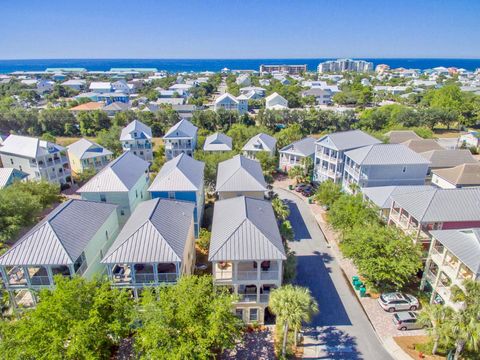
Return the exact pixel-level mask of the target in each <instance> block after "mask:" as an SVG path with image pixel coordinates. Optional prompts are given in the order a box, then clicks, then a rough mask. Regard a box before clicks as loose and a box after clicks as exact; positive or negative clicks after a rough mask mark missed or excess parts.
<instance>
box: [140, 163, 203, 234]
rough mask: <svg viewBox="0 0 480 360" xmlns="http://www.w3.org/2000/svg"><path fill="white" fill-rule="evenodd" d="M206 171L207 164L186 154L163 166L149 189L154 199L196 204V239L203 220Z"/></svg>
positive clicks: (194, 214)
mask: <svg viewBox="0 0 480 360" xmlns="http://www.w3.org/2000/svg"><path fill="white" fill-rule="evenodd" d="M204 170H205V163H203V162H201V161H198V160H195V159H193V158H191V157H190V156H188V155H186V154H180V155H178V156H177V157H175V158H173V159H172V160H170V161H167V162H166V163H165V164H164V165H163V166H162V168H161V169H160V171H159V172H158V174H157V176H156V177H155V179H154V180H153V182H152V184H151V185H150V187H149V188H148V192H149V193H150V195H151V197H152V199H156V198H162V199H175V200H182V201H190V202H192V203H194V204H195V209H194V213H193V217H194V223H195V237H197V236H198V233H199V231H200V226H201V224H202V219H203V206H204V203H205V190H204V181H203V173H204Z"/></svg>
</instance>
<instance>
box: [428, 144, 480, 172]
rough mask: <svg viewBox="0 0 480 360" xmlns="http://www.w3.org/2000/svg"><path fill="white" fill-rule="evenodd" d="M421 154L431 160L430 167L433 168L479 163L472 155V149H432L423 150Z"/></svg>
mask: <svg viewBox="0 0 480 360" xmlns="http://www.w3.org/2000/svg"><path fill="white" fill-rule="evenodd" d="M420 155H422V156H423V157H424V158H425V159H427V160H428V161H430V163H431V164H430V167H431V168H433V169H438V168H449V167H454V166H457V165H462V164H476V163H478V161H477V160H476V159H475V158H474V157H473V156H472V153H471V152H470V150H445V149H443V150H431V151H426V152H423V153H421V154H420Z"/></svg>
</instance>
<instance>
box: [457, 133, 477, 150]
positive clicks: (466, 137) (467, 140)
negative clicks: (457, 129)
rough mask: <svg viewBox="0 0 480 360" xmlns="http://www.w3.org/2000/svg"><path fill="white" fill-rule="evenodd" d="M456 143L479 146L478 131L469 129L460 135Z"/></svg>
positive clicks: (464, 145)
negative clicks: (469, 130)
mask: <svg viewBox="0 0 480 360" xmlns="http://www.w3.org/2000/svg"><path fill="white" fill-rule="evenodd" d="M458 143H459V145H460V146H462V147H473V148H478V147H479V146H480V133H479V132H478V131H471V132H469V133H467V134H463V135H460V138H459V139H458Z"/></svg>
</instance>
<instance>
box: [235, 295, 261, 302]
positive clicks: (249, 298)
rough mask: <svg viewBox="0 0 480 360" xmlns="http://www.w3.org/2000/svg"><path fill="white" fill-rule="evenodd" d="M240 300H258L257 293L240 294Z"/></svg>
mask: <svg viewBox="0 0 480 360" xmlns="http://www.w3.org/2000/svg"><path fill="white" fill-rule="evenodd" d="M238 297H239V299H238V302H241V303H246V302H257V294H238Z"/></svg>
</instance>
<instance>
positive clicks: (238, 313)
mask: <svg viewBox="0 0 480 360" xmlns="http://www.w3.org/2000/svg"><path fill="white" fill-rule="evenodd" d="M235 316H236V317H238V318H239V319H243V309H235Z"/></svg>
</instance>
